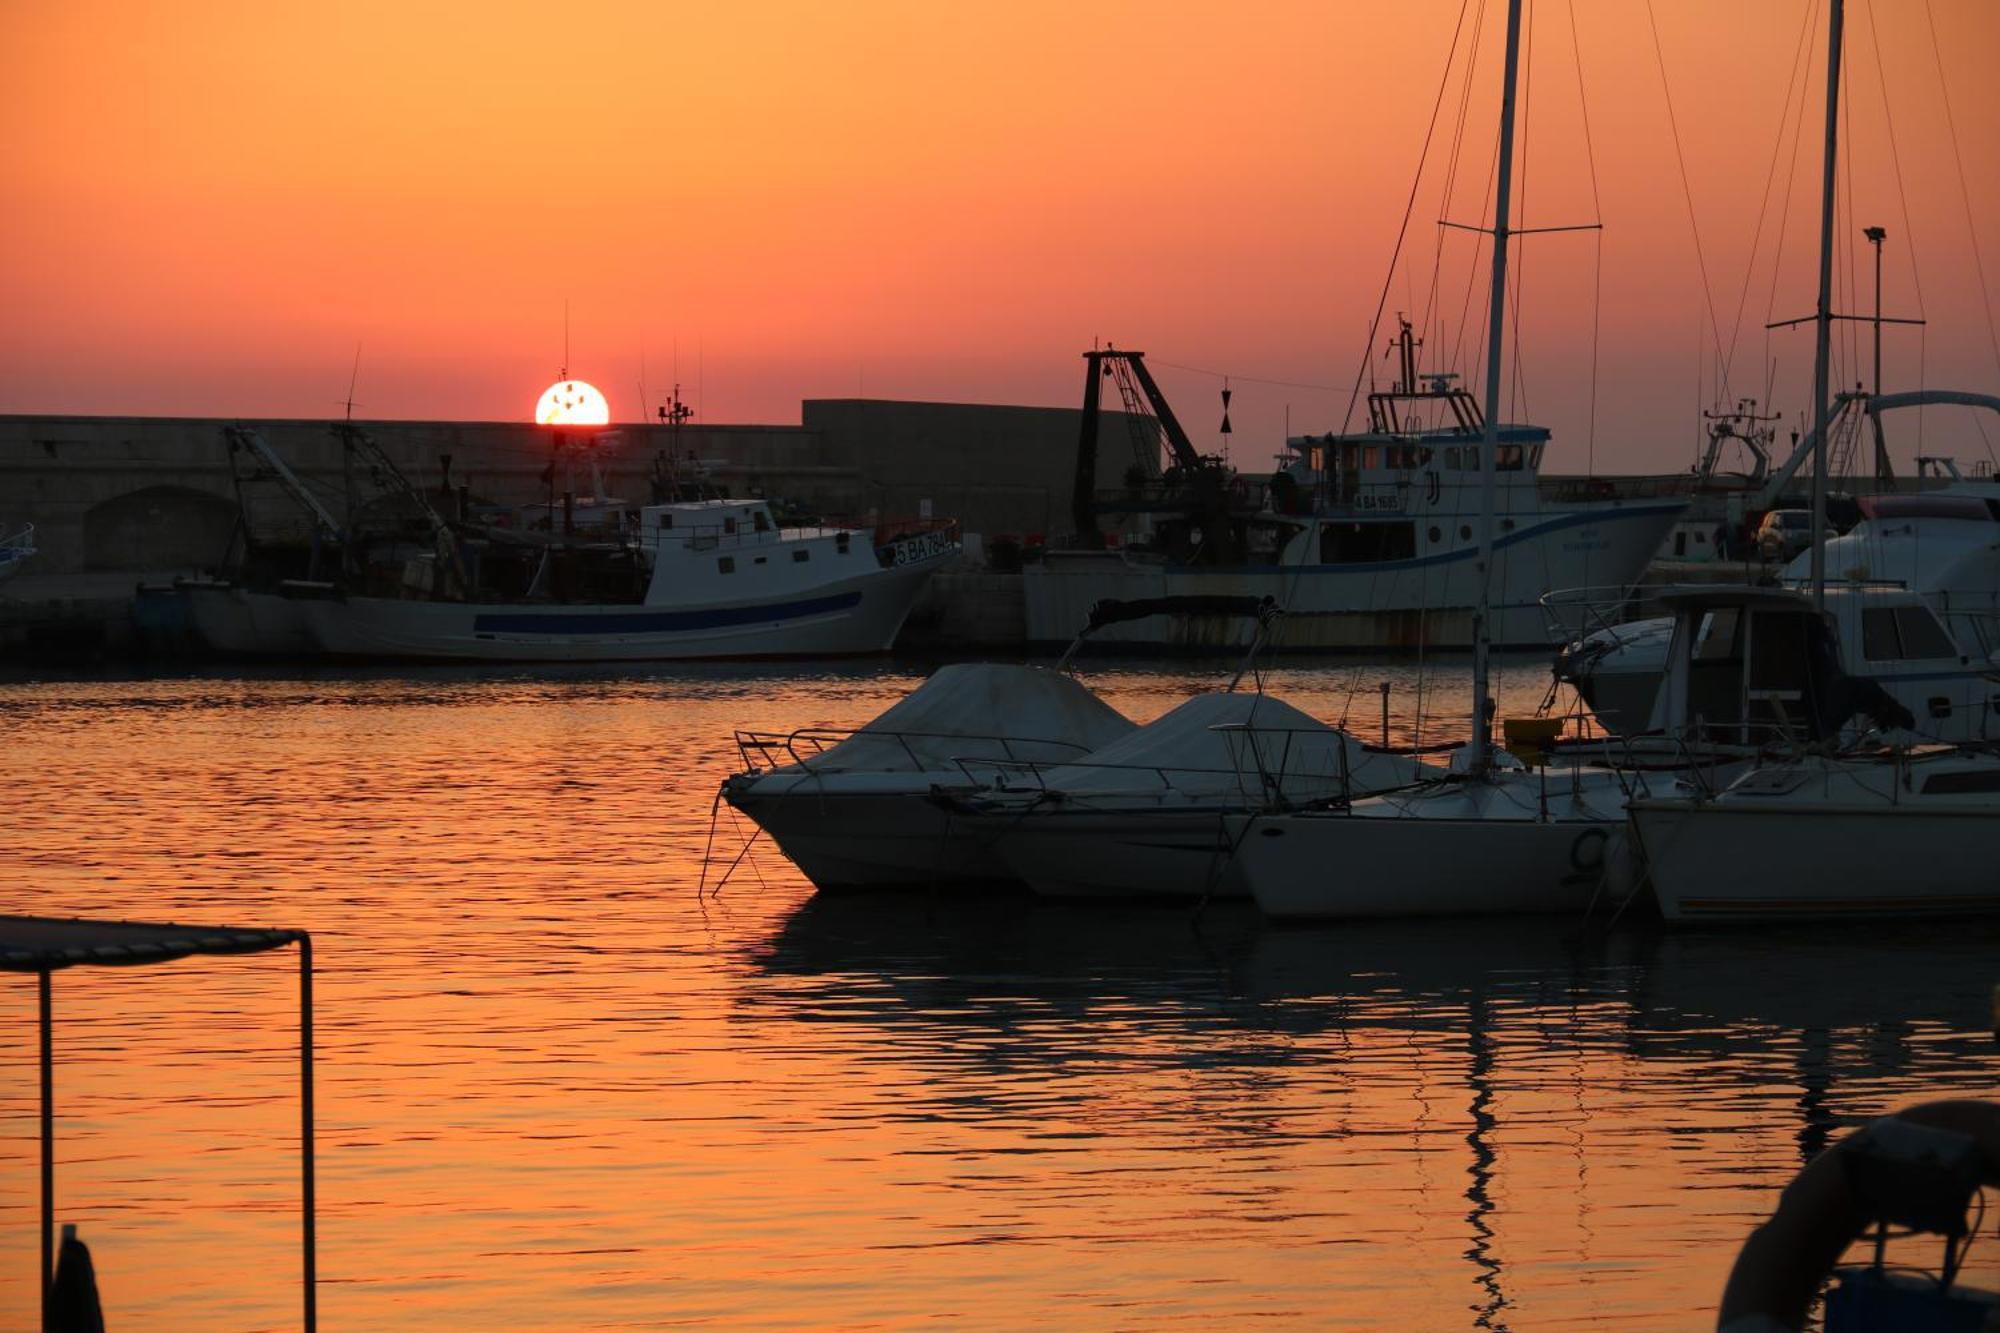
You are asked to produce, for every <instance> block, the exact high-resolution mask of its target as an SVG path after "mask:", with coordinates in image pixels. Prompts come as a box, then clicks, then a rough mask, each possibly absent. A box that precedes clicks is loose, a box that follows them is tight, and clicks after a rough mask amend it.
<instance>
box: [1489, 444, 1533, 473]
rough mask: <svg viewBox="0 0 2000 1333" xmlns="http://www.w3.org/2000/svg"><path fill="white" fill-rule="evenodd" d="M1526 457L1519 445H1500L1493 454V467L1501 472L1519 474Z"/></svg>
mask: <svg viewBox="0 0 2000 1333" xmlns="http://www.w3.org/2000/svg"><path fill="white" fill-rule="evenodd" d="M1524 457H1525V454H1524V452H1523V450H1522V449H1521V446H1520V445H1518V444H1503V445H1500V446H1499V447H1498V448H1497V449H1496V450H1495V451H1494V454H1493V466H1494V467H1495V468H1496V469H1498V470H1499V471H1501V472H1519V471H1520V470H1521V462H1522V459H1523V458H1524Z"/></svg>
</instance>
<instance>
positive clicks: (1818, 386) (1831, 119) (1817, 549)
mask: <svg viewBox="0 0 2000 1333" xmlns="http://www.w3.org/2000/svg"><path fill="white" fill-rule="evenodd" d="M1842 8H1843V6H1842V3H1841V0H1833V3H1832V4H1831V5H1829V6H1828V9H1827V34H1826V168H1825V171H1824V173H1823V174H1822V179H1821V184H1820V200H1819V313H1818V317H1817V318H1816V319H1814V321H1813V475H1812V585H1813V609H1814V610H1815V611H1825V610H1826V432H1827V389H1828V387H1829V386H1828V385H1827V377H1828V370H1827V360H1828V357H1829V355H1830V353H1831V351H1832V347H1833V316H1832V304H1831V303H1832V300H1833V197H1834V196H1833V185H1834V174H1835V167H1836V161H1837V159H1836V156H1835V149H1836V148H1837V147H1838V142H1839V141H1838V134H1839V125H1840V122H1839V119H1838V113H1839V110H1840V30H1841V19H1842Z"/></svg>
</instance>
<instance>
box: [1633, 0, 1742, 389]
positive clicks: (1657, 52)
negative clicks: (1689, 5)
mask: <svg viewBox="0 0 2000 1333" xmlns="http://www.w3.org/2000/svg"><path fill="white" fill-rule="evenodd" d="M1646 23H1647V25H1648V26H1649V27H1650V28H1651V30H1652V34H1653V59H1654V61H1655V62H1656V63H1657V64H1658V65H1659V69H1660V92H1661V94H1662V96H1664V97H1665V99H1666V103H1667V126H1668V128H1669V129H1671V130H1672V131H1673V136H1674V161H1675V162H1676V163H1677V164H1679V166H1680V172H1681V198H1682V199H1683V200H1684V201H1686V203H1687V213H1688V229H1689V230H1690V231H1691V232H1693V233H1694V258H1695V264H1696V266H1697V267H1698V268H1699V269H1700V270H1701V295H1702V300H1703V302H1704V303H1705V304H1706V305H1707V308H1708V323H1709V330H1710V332H1711V333H1712V334H1713V336H1714V339H1715V350H1716V352H1717V354H1718V355H1720V354H1721V351H1722V325H1721V323H1720V322H1719V321H1718V320H1717V319H1716V316H1715V291H1714V289H1713V287H1712V286H1711V285H1710V284H1709V281H1708V257H1707V256H1706V255H1705V254H1704V253H1703V252H1702V248H1701V224H1700V223H1699V222H1697V221H1696V220H1695V214H1694V187H1693V186H1692V185H1690V184H1689V183H1688V170H1687V155H1686V154H1685V153H1684V152H1683V151H1682V149H1681V127H1680V120H1679V118H1678V117H1676V116H1675V115H1674V94H1673V90H1672V89H1671V88H1670V87H1669V86H1668V84H1667V57H1666V53H1665V52H1664V51H1663V50H1662V49H1661V46H1660V23H1659V20H1658V19H1657V18H1656V17H1655V16H1654V14H1653V0H1646ZM1722 376H1723V378H1722V383H1721V384H1720V385H1719V386H1717V387H1718V389H1719V391H1720V393H1721V395H1722V397H1723V398H1724V399H1725V400H1726V399H1727V398H1728V396H1729V363H1728V361H1727V360H1726V359H1725V360H1724V361H1723V364H1722Z"/></svg>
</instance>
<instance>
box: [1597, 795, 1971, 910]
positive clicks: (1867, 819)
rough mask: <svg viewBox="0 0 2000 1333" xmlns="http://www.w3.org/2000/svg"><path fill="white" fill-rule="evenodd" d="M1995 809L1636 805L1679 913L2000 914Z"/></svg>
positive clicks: (1659, 892) (1661, 880)
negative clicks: (1994, 864) (1995, 868)
mask: <svg viewBox="0 0 2000 1333" xmlns="http://www.w3.org/2000/svg"><path fill="white" fill-rule="evenodd" d="M1995 813H1996V812H1995V810H1994V809H1992V808H1987V809H1976V808H1967V809H1931V810H1921V809H1907V808H1904V809H1898V808H1895V807H1890V806H1886V805H1880V804H1872V805H1848V804H1839V803H1825V804H1821V803H1812V804H1799V805H1795V806H1791V807H1783V806H1779V807H1773V806H1771V805H1769V804H1768V803H1759V804H1758V805H1755V806H1750V805H1731V804H1729V803H1727V802H1721V801H1711V802H1703V803H1697V802H1692V801H1646V802H1634V803H1633V807H1632V810H1631V821H1632V827H1633V830H1634V841H1635V843H1636V845H1637V847H1638V849H1639V851H1640V854H1641V855H1642V857H1643V858H1644V863H1645V867H1646V869H1645V874H1646V879H1647V881H1648V882H1649V883H1650V884H1651V886H1652V889H1653V893H1654V895H1655V897H1656V898H1657V899H1658V901H1659V905H1660V915H1661V916H1663V917H1664V918H1665V919H1666V920H1668V921H1671V922H1681V923H1689V922H1737V921H1805V920H1847V919H1855V918H1868V917H1893V918H1905V917H1917V916H1966V915H1974V914H1990V913H1994V912H2000V873H1996V871H1995V870H1994V867H1993V847H1994V827H1995Z"/></svg>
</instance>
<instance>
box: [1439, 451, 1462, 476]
mask: <svg viewBox="0 0 2000 1333" xmlns="http://www.w3.org/2000/svg"><path fill="white" fill-rule="evenodd" d="M1444 470H1445V471H1447V472H1459V471H1463V469H1462V468H1461V467H1460V466H1459V462H1458V450H1457V449H1456V448H1451V449H1447V450H1445V451H1444Z"/></svg>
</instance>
